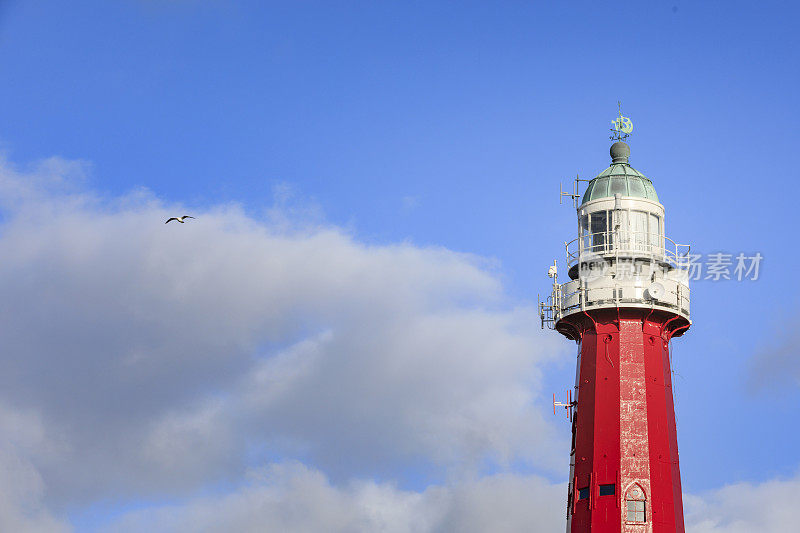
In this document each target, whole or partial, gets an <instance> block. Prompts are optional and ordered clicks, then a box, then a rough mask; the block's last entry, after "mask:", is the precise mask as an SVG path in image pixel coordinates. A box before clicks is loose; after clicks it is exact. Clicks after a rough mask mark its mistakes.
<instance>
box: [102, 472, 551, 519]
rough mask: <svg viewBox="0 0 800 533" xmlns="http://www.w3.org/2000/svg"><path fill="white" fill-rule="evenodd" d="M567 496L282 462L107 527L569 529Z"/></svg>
mask: <svg viewBox="0 0 800 533" xmlns="http://www.w3.org/2000/svg"><path fill="white" fill-rule="evenodd" d="M564 494H565V487H563V486H560V485H552V484H550V483H548V482H546V481H544V480H543V479H541V478H539V477H536V476H515V475H509V474H506V475H497V476H490V477H485V478H483V479H480V480H473V481H468V482H462V483H460V484H459V485H458V486H455V487H451V486H434V487H430V488H428V489H427V490H425V491H423V492H410V491H403V490H399V489H397V488H396V487H395V486H393V485H390V484H378V483H374V482H357V483H351V484H349V485H347V486H345V487H341V488H337V487H334V486H332V485H331V484H330V482H329V481H328V480H327V479H326V478H325V476H323V475H322V474H321V473H320V472H318V471H314V470H311V469H309V468H307V467H304V466H302V465H299V464H283V465H273V466H272V467H270V468H268V469H266V470H264V471H262V472H261V474H260V475H259V476H258V477H257V479H255V480H254V481H253V482H252V483H251V484H250V485H249V486H247V487H245V488H243V489H241V490H239V491H236V492H233V493H230V494H227V495H224V496H221V497H216V498H199V499H196V500H192V501H190V502H187V503H185V504H183V505H176V506H165V507H162V508H159V509H148V510H144V511H138V512H133V513H130V514H129V515H127V516H124V517H122V518H121V519H120V520H119V521H118V522H116V523H114V524H113V525H112V526H111V527H110V528H109V530H110V531H115V532H122V533H124V532H126V531H131V532H133V531H151V532H155V533H160V532H165V533H166V532H178V531H205V532H208V533H213V532H217V531H219V532H223V531H225V532H227V531H240V532H243V533H246V532H250V531H252V532H259V533H261V532H281V533H300V532H318V531H330V532H384V533H434V532H450V531H458V532H460V533H473V532H474V533H484V532H486V531H493V532H498V533H504V532H509V533H512V532H513V533H516V532H518V531H530V532H531V533H536V532H542V533H544V532H547V533H551V532H552V531H558V530H560V529H562V528H563V526H564V516H563V512H562V509H564V508H565V505H564Z"/></svg>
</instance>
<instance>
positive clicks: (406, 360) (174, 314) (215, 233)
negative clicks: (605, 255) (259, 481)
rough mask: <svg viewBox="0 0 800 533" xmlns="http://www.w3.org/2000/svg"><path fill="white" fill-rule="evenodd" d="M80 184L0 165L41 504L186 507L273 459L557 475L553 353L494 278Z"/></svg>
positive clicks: (0, 283)
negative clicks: (540, 398)
mask: <svg viewBox="0 0 800 533" xmlns="http://www.w3.org/2000/svg"><path fill="white" fill-rule="evenodd" d="M80 171H81V168H80V166H79V165H77V164H75V163H69V162H63V161H59V160H57V159H54V160H50V161H48V162H46V163H45V164H42V165H40V166H39V167H37V168H34V169H33V170H30V171H26V172H21V171H18V170H15V169H14V168H12V167H11V166H10V165H9V164H7V163H5V164H3V166H2V168H0V205H2V206H3V222H2V226H0V254H2V256H3V257H4V258H5V259H4V260H3V261H2V262H0V290H2V293H3V295H4V298H3V305H2V307H0V335H1V336H2V340H3V344H4V350H3V351H2V354H0V363H2V365H3V372H0V402H2V405H4V406H7V407H6V408H7V409H8V411H9V413H11V414H10V415H9V416H12V417H17V418H20V417H21V416H22V414H20V413H25V414H26V415H25V416H27V417H29V418H30V419H31V420H32V421H35V424H34V425H33V426H32V427H33V428H34V429H30V428H28V429H26V428H24V427H22V426H23V425H24V424H19V425H18V426H17V427H15V430H18V431H19V432H21V435H22V436H19V438H20V439H22V438H27V439H28V441H26V442H24V443H14V442H11V441H13V440H14V439H16V438H17V437H18V436H15V435H14V431H12V432H11V436H12V437H11V441H10V444H9V445H8V447H7V448H8V449H9V450H10V452H9V453H12V454H13V457H15V458H17V459H18V460H19V461H21V463H20V464H25V465H30V467H31V468H32V469H33V470H32V473H33V474H35V476H32V477H31V479H32V480H34V479H36V480H38V481H36V483H34V484H33V485H32V486H35V487H40V488H38V489H36V490H38V491H39V493H38V494H40V501H44V502H46V503H47V504H48V505H50V506H53V508H55V509H63V508H66V507H69V506H73V507H74V506H76V505H83V504H87V503H90V502H93V501H96V500H98V499H102V500H112V501H113V500H120V499H125V498H150V499H153V498H159V497H173V498H175V497H187V496H189V495H192V494H196V493H197V492H198V491H200V490H203V489H204V488H205V487H209V486H213V485H214V484H217V483H237V480H241V479H243V476H245V475H246V472H249V471H252V469H253V468H254V467H258V468H261V467H265V466H264V465H267V466H266V467H268V465H269V464H272V463H282V462H284V461H286V460H300V461H303V462H304V463H305V464H307V465H308V468H311V469H313V471H314V472H316V471H317V469H318V470H319V472H320V475H325V476H330V477H331V479H333V480H334V481H335V482H336V483H344V482H349V480H352V479H359V478H362V477H364V478H376V479H384V480H392V479H393V478H394V477H395V476H397V475H398V472H402V471H406V470H407V469H409V468H411V469H412V470H413V469H416V471H417V472H418V474H415V475H414V476H412V477H413V479H410V480H409V479H407V480H405V481H406V483H407V484H411V485H414V484H418V485H420V486H423V487H424V486H426V485H427V484H429V483H430V482H432V481H433V480H436V479H439V480H446V479H450V478H452V477H453V476H456V477H458V476H467V475H471V474H474V473H477V472H479V471H480V470H481V469H485V467H486V465H487V464H488V465H494V466H493V467H492V468H493V469H500V470H503V469H504V468H505V466H504V465H506V466H507V465H508V464H510V463H511V462H519V461H522V462H523V463H526V464H530V465H538V466H539V467H545V468H548V467H549V468H550V469H551V470H552V469H553V466H552V465H553V464H554V463H555V464H558V465H559V466H561V465H562V463H564V462H565V460H562V459H563V458H561V457H560V455H561V454H560V453H559V452H560V450H559V448H561V447H562V446H560V445H562V444H563V443H560V442H558V439H556V438H555V437H554V432H553V430H552V428H551V427H550V426H549V425H548V423H547V422H545V420H544V419H543V414H544V413H545V412H546V410H544V409H542V408H541V406H537V404H536V401H537V395H538V393H539V379H540V375H541V368H542V365H543V364H544V363H546V362H547V361H549V360H553V359H554V358H555V357H557V356H558V355H559V354H563V353H564V352H563V351H560V350H561V349H562V347H561V346H559V343H557V340H556V339H555V338H546V337H544V336H543V335H541V333H540V332H539V331H538V330H537V327H536V326H537V324H536V320H537V318H536V313H535V309H533V308H531V307H528V306H526V305H515V303H514V302H513V301H511V300H510V299H509V298H508V296H507V295H505V294H504V293H503V288H502V285H501V283H500V281H499V279H498V275H497V274H496V272H495V271H494V270H493V267H492V265H491V263H490V262H487V261H485V260H482V259H481V258H478V257H475V256H471V255H468V254H462V253H456V252H453V251H450V250H446V249H442V248H421V247H417V246H414V245H413V244H408V243H404V244H396V245H366V244H364V243H360V242H358V240H357V239H355V238H354V237H353V236H352V235H350V234H348V233H347V232H345V231H343V230H342V229H340V228H337V227H334V226H332V225H329V224H324V223H313V222H309V221H308V220H296V219H293V218H292V215H291V210H290V209H281V208H273V209H272V210H270V211H268V212H266V213H265V214H264V216H263V217H256V218H254V217H252V216H248V215H247V214H245V213H244V212H243V211H242V210H241V209H240V208H238V207H237V206H231V205H227V206H222V205H220V206H210V207H208V208H206V209H199V210H194V211H192V213H193V214H194V215H195V216H196V217H197V218H196V220H192V221H189V223H187V224H183V225H179V224H175V223H173V224H170V225H165V224H164V220H166V219H167V218H168V217H169V216H172V215H174V214H175V213H178V212H180V214H183V211H185V210H186V208H184V207H183V206H177V205H167V204H165V203H163V202H161V201H159V200H158V199H157V198H155V197H153V196H152V195H151V194H149V193H147V192H136V193H132V194H129V195H126V196H123V197H119V198H108V197H105V198H103V197H100V196H98V195H96V194H92V193H91V192H87V191H85V190H82V189H81V187H80V184H79V183H78V184H77V185H76V179H75V175H79V174H80ZM20 419H21V418H20ZM25 432H28V433H30V435H28V436H27V437H26V436H25V435H24V434H23V433H25ZM31 435H33V436H31ZM322 472H324V474H322ZM272 490H274V488H273V489H272ZM332 490H333V489H332Z"/></svg>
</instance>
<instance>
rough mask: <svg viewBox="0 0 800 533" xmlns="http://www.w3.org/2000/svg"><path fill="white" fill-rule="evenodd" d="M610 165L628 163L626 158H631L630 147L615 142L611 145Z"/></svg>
mask: <svg viewBox="0 0 800 533" xmlns="http://www.w3.org/2000/svg"><path fill="white" fill-rule="evenodd" d="M610 152H611V164H614V163H625V164H627V163H628V158H629V157H630V156H631V147H630V146H628V144H627V143H624V142H622V141H617V142H615V143H614V144H612V145H611V150H610Z"/></svg>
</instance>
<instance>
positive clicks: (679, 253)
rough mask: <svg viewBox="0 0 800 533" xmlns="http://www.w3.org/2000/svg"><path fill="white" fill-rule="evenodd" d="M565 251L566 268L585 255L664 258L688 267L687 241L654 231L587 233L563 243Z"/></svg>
mask: <svg viewBox="0 0 800 533" xmlns="http://www.w3.org/2000/svg"><path fill="white" fill-rule="evenodd" d="M564 245H565V248H566V251H567V268H571V267H572V266H573V265H576V264H578V263H580V262H582V259H583V258H584V257H585V255H589V254H591V256H592V257H596V256H597V255H600V256H602V257H643V258H650V259H651V260H655V261H663V262H665V263H667V264H669V265H670V266H673V267H674V268H678V269H681V270H686V269H688V268H689V260H690V257H689V250H690V249H691V247H690V245H688V244H678V243H676V242H675V241H673V240H672V239H670V238H669V237H665V236H663V235H660V234H657V233H646V232H638V231H629V230H614V231H603V232H598V233H590V234H586V235H583V236H582V237H578V238H577V239H573V240H571V241H569V242H566V243H564Z"/></svg>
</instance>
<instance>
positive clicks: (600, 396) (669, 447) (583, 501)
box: [540, 115, 691, 533]
mask: <svg viewBox="0 0 800 533" xmlns="http://www.w3.org/2000/svg"><path fill="white" fill-rule="evenodd" d="M614 124H615V129H614V131H615V135H613V136H612V138H613V139H615V140H617V142H616V143H614V144H613V145H612V146H611V165H610V166H609V167H608V168H607V169H605V170H604V171H603V172H601V173H600V174H599V175H598V176H597V177H596V178H594V179H592V180H591V181H589V183H588V185H587V187H586V191H585V192H584V194H583V196H582V198H580V197H579V195H578V194H577V184H578V183H577V180H576V191H575V194H573V195H569V196H572V197H573V198H574V199H575V204H576V208H577V215H578V237H577V238H576V239H574V240H573V241H572V242H569V243H567V245H566V248H567V268H568V269H569V270H568V276H569V278H570V279H569V281H567V282H566V283H563V284H559V283H558V278H557V273H556V269H555V266H553V267H551V269H550V273H549V275H550V277H552V278H553V293H552V296H550V297H549V298H548V300H547V302H546V303H543V304H540V311H541V314H542V324H543V326H544V325H547V326H549V327H551V328H554V329H556V330H557V331H558V332H559V333H561V334H562V335H564V336H565V337H567V338H568V339H571V340H574V341H576V342H577V343H578V346H579V350H578V360H577V373H576V379H575V388H574V392H573V393H572V394H571V395H570V396H569V397H568V401H567V402H566V403H555V402H554V404H555V405H562V406H564V407H567V408H568V409H569V410H570V411H571V413H572V450H571V452H570V477H569V489H568V496H567V532H568V533H584V532H589V531H591V532H592V533H619V532H631V533H632V532H636V533H645V532H647V533H674V532H678V531H680V532H683V531H684V524H683V502H682V498H681V480H680V470H679V466H678V442H677V434H676V429H675V411H674V406H673V396H672V380H671V365H670V354H669V341H670V339H671V338H672V337H677V336H680V335H682V334H683V333H685V332H686V330H687V329H688V328H689V326H690V325H691V321H690V319H689V287H688V275H687V271H688V251H689V250H688V246H687V245H679V244H676V243H674V242H673V241H672V240H671V239H669V238H666V237H665V232H664V206H663V205H662V204H661V203H660V202H659V199H658V196H657V195H656V191H655V189H654V187H653V184H652V182H651V181H650V180H649V179H648V178H646V177H645V176H644V175H643V174H641V173H640V172H638V171H636V170H634V169H633V167H631V166H630V163H629V157H630V147H629V146H628V145H627V144H626V143H624V142H622V139H624V138H625V137H627V133H628V132H630V130H631V129H632V125H631V123H630V120H629V119H627V118H625V117H622V116H621V115H620V118H619V119H617V120H615V121H614ZM626 128H627V129H626Z"/></svg>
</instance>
